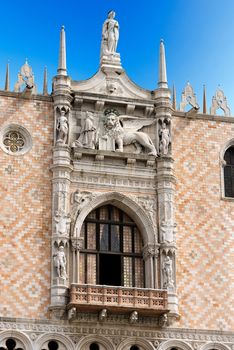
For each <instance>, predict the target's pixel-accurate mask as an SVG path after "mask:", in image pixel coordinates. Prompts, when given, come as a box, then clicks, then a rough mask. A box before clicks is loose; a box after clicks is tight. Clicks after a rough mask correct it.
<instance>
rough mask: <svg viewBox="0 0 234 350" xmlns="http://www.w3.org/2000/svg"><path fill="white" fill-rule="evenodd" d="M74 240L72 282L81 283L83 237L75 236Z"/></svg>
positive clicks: (72, 240)
mask: <svg viewBox="0 0 234 350" xmlns="http://www.w3.org/2000/svg"><path fill="white" fill-rule="evenodd" d="M71 242H72V266H73V271H72V281H71V283H80V250H81V249H82V248H83V244H84V240H83V238H77V237H74V238H72V239H71Z"/></svg>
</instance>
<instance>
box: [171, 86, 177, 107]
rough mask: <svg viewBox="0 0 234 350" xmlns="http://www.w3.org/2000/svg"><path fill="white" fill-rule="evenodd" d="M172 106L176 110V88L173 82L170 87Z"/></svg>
mask: <svg viewBox="0 0 234 350" xmlns="http://www.w3.org/2000/svg"><path fill="white" fill-rule="evenodd" d="M172 108H173V109H174V110H175V111H176V88H175V85H174V84H173V89H172Z"/></svg>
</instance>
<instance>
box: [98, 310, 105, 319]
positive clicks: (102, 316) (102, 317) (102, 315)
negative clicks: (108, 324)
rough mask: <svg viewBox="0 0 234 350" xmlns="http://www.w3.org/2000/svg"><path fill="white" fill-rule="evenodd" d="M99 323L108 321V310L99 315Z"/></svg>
mask: <svg viewBox="0 0 234 350" xmlns="http://www.w3.org/2000/svg"><path fill="white" fill-rule="evenodd" d="M98 319H99V321H101V322H103V321H105V320H106V319H107V309H102V310H101V311H100V312H99V314H98Z"/></svg>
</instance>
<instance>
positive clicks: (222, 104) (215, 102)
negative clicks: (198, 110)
mask: <svg viewBox="0 0 234 350" xmlns="http://www.w3.org/2000/svg"><path fill="white" fill-rule="evenodd" d="M219 108H220V109H222V111H223V112H224V115H225V117H230V114H231V111H230V108H229V107H228V104H227V98H226V97H225V96H224V92H223V90H221V89H220V87H218V89H217V90H216V92H215V95H214V96H213V98H212V105H211V108H210V114H214V115H216V111H217V109H219Z"/></svg>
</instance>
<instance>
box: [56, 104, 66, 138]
mask: <svg viewBox="0 0 234 350" xmlns="http://www.w3.org/2000/svg"><path fill="white" fill-rule="evenodd" d="M65 114H66V111H65V110H64V109H61V112H60V116H59V117H58V120H57V133H58V134H57V143H60V144H63V145H65V144H66V143H67V137H68V120H67V117H66V116H65Z"/></svg>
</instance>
